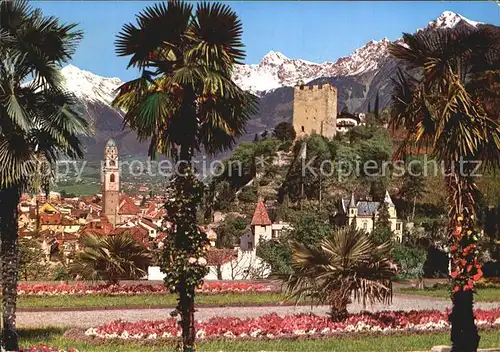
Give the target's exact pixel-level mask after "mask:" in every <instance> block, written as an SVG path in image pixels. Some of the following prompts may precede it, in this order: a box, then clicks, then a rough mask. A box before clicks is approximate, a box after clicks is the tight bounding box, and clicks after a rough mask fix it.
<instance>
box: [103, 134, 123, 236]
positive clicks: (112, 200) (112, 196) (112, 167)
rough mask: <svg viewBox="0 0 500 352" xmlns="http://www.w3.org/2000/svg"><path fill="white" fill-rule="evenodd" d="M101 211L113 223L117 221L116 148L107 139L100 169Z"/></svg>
mask: <svg viewBox="0 0 500 352" xmlns="http://www.w3.org/2000/svg"><path fill="white" fill-rule="evenodd" d="M102 186H103V209H102V210H103V212H104V215H106V217H107V218H108V220H109V221H110V222H111V224H113V226H115V225H116V223H117V212H118V200H119V197H120V169H119V167H118V148H117V147H116V143H115V141H114V140H113V139H111V138H110V139H109V140H108V143H106V147H105V148H104V167H103V171H102Z"/></svg>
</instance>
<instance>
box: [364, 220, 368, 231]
mask: <svg viewBox="0 0 500 352" xmlns="http://www.w3.org/2000/svg"><path fill="white" fill-rule="evenodd" d="M363 230H365V231H366V230H368V223H367V222H366V221H365V222H364V223H363Z"/></svg>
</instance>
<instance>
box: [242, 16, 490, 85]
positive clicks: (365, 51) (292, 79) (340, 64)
mask: <svg viewBox="0 0 500 352" xmlns="http://www.w3.org/2000/svg"><path fill="white" fill-rule="evenodd" d="M478 24H481V23H480V22H475V21H472V20H469V19H468V18H465V17H464V16H462V15H459V14H456V13H454V12H451V11H445V12H443V13H442V14H441V15H440V16H439V17H438V18H437V19H435V20H433V21H430V22H429V23H428V25H427V26H426V27H425V28H422V29H418V30H417V31H421V30H437V29H442V28H454V27H456V26H458V25H468V26H473V27H476V26H477V25H478ZM398 40H399V39H398ZM398 40H396V42H397V41H398ZM389 43H390V41H389V39H387V38H383V39H382V40H379V41H375V40H371V41H369V42H368V43H367V44H365V45H364V46H363V47H361V48H359V49H356V50H355V51H354V52H353V53H352V54H351V55H349V56H346V57H341V58H340V59H338V60H337V61H335V62H324V63H321V64H320V63H314V62H309V61H305V60H301V59H290V58H288V57H286V56H285V55H284V54H282V53H279V52H275V51H270V52H269V53H268V54H267V55H266V56H264V58H263V59H262V60H261V62H259V63H258V64H252V65H240V66H237V67H236V68H235V72H234V76H233V79H234V81H235V82H236V83H237V84H238V85H239V86H240V87H241V88H243V89H246V90H250V91H252V92H254V93H256V94H258V95H262V94H263V93H265V92H267V91H270V90H273V89H276V88H279V87H286V86H294V85H295V84H297V82H298V81H303V82H304V83H307V82H310V81H312V80H314V79H317V78H319V77H336V76H362V75H364V74H367V73H373V72H375V71H377V70H378V69H379V68H380V66H381V63H382V61H383V60H384V59H386V58H387V56H388V54H387V47H388V44H389Z"/></svg>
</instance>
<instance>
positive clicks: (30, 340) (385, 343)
mask: <svg viewBox="0 0 500 352" xmlns="http://www.w3.org/2000/svg"><path fill="white" fill-rule="evenodd" d="M63 332H64V329H57V328H44V329H29V330H28V329H20V338H21V345H22V346H24V347H28V346H31V345H40V344H47V345H50V346H54V347H58V348H76V349H78V350H79V351H80V352H83V351H85V352H104V351H106V352H146V351H172V350H173V348H172V346H168V345H156V346H155V345H148V346H144V345H142V346H141V345H139V344H134V343H123V344H119V343H112V342H110V343H105V344H104V343H103V344H100V345H95V344H91V343H88V342H82V341H73V340H71V339H68V338H65V337H64V336H63ZM480 334H481V343H480V347H481V348H493V347H498V346H500V331H499V330H493V331H482V332H480ZM449 344H450V341H449V334H447V333H438V334H422V335H399V336H371V337H359V338H334V339H324V340H295V341H293V340H280V341H227V340H226V341H213V342H202V343H199V344H198V347H199V351H240V352H241V351H304V352H306V351H316V352H319V351H331V352H335V351H339V352H340V351H341V352H351V351H352V352H368V351H369V352H372V351H373V352H376V351H384V352H387V351H416V350H426V351H428V350H430V348H431V347H432V346H436V345H449Z"/></svg>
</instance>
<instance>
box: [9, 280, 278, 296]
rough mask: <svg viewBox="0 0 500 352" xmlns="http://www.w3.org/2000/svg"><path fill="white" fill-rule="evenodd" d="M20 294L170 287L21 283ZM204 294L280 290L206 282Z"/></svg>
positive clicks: (161, 291)
mask: <svg viewBox="0 0 500 352" xmlns="http://www.w3.org/2000/svg"><path fill="white" fill-rule="evenodd" d="M17 292H18V294H19V295H20V296H59V295H108V296H119V295H148V294H168V293H169V291H168V288H167V287H165V286H164V285H161V284H156V285H151V284H140V285H121V284H120V285H88V284H83V283H77V284H74V285H66V284H48V285H36V284H19V285H18V290H17ZM197 292H198V293H203V294H217V293H259V292H280V290H279V288H277V287H274V286H272V285H264V284H259V283H248V282H206V283H204V284H203V286H202V287H201V288H200V289H198V290H197Z"/></svg>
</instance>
